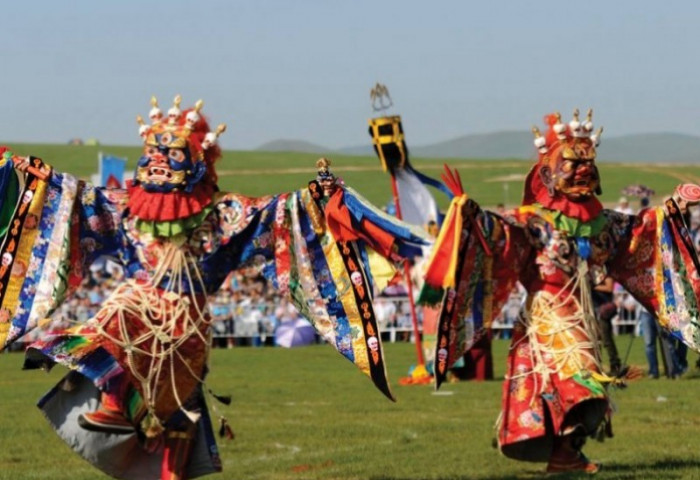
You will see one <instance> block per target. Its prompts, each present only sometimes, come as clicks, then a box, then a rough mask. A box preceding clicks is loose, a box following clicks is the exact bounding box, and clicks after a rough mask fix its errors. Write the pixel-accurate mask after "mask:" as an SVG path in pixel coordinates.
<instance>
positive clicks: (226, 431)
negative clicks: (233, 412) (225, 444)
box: [219, 417, 236, 440]
mask: <svg viewBox="0 0 700 480" xmlns="http://www.w3.org/2000/svg"><path fill="white" fill-rule="evenodd" d="M219 437H221V438H228V439H229V440H233V439H235V438H236V434H235V433H233V429H232V428H231V425H229V424H228V421H227V420H226V418H225V417H221V418H220V419H219Z"/></svg>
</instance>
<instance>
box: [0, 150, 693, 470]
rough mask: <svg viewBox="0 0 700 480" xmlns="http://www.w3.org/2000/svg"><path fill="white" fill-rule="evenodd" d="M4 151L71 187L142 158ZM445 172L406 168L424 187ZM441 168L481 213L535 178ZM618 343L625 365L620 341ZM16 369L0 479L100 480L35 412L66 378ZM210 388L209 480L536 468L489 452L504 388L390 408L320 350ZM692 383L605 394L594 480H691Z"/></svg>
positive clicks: (500, 353)
mask: <svg viewBox="0 0 700 480" xmlns="http://www.w3.org/2000/svg"><path fill="white" fill-rule="evenodd" d="M13 147H14V149H15V151H16V152H17V153H20V154H25V155H26V154H33V155H36V156H40V157H42V158H43V159H44V160H45V161H47V162H48V163H50V164H52V165H54V166H55V167H56V168H57V169H60V170H63V171H68V172H71V173H73V174H76V175H78V176H81V177H86V176H88V175H89V174H90V173H93V172H95V171H96V168H97V167H96V158H97V152H98V150H102V151H103V152H105V153H110V154H115V155H121V156H126V157H128V158H129V163H130V167H133V165H134V164H135V161H136V158H137V157H138V155H139V149H138V148H136V147H106V146H103V147H99V148H98V147H74V146H55V145H13ZM315 160H316V156H315V155H312V154H300V153H265V152H226V153H225V156H224V159H223V160H222V161H221V162H220V163H219V165H218V170H219V174H220V182H219V183H220V186H221V188H222V189H223V190H229V191H236V192H240V193H244V194H248V195H253V196H257V195H263V194H271V193H277V192H282V191H289V190H294V189H297V188H300V187H303V186H305V185H306V183H307V181H308V180H309V179H310V178H313V177H314V176H315V168H314V163H315ZM333 160H334V170H335V172H336V174H337V175H339V176H341V177H343V178H344V179H345V181H346V182H347V183H348V184H350V185H352V186H354V187H355V188H356V189H358V190H359V191H360V192H362V193H363V194H364V195H365V196H367V197H368V198H369V199H370V200H371V201H372V202H374V203H376V204H384V203H386V202H387V201H388V199H389V197H390V194H389V192H390V190H389V178H388V176H387V175H386V174H384V173H382V172H381V169H380V167H379V162H378V160H377V159H375V158H370V157H349V156H346V157H343V156H337V157H334V158H333ZM442 163H443V162H442V161H440V160H436V159H415V160H414V164H415V165H416V166H417V167H418V168H419V169H421V170H423V171H424V172H425V173H427V174H430V175H432V176H437V175H438V174H439V171H440V169H441V168H442ZM449 163H450V164H451V165H453V166H456V167H458V168H459V169H460V171H461V173H462V178H463V180H464V183H465V188H466V189H467V191H468V193H469V194H470V195H471V196H472V197H473V198H475V199H476V200H477V201H479V202H481V203H482V204H483V205H486V206H492V205H495V204H496V203H499V202H504V201H505V202H506V203H508V204H509V205H510V206H513V205H515V204H517V203H518V202H519V199H520V195H521V191H522V176H523V175H524V174H525V173H526V172H527V171H528V169H529V168H530V165H531V164H530V162H525V161H517V160H498V161H496V160H454V161H450V162H449ZM600 169H601V171H602V178H603V190H604V194H603V197H602V199H603V201H604V202H606V203H608V204H612V203H614V202H615V201H616V200H617V198H618V197H619V196H620V190H621V189H622V188H623V187H624V186H625V185H628V184H632V183H643V184H645V185H648V186H649V187H651V188H654V189H655V190H656V191H657V192H658V193H659V195H657V198H656V199H655V201H656V202H659V201H660V199H661V196H662V195H663V194H667V193H670V192H671V191H672V189H673V187H674V186H675V185H677V184H678V183H680V182H696V183H700V168H699V167H694V166H682V167H677V166H651V165H643V166H642V165H619V164H607V163H601V164H600ZM504 185H507V190H506V188H505V187H504ZM441 203H442V205H443V206H444V205H445V204H446V202H445V201H441ZM618 341H619V342H620V343H619V345H620V347H621V350H623V351H624V349H625V348H626V345H627V341H628V340H627V339H626V338H625V339H620V340H618ZM506 348H507V345H506V343H505V342H496V344H495V349H496V351H495V363H496V367H497V375H498V376H502V374H503V364H504V362H505V352H506ZM386 350H387V356H388V364H389V368H390V377H391V378H392V379H393V380H394V381H396V380H397V379H398V378H399V377H400V376H401V375H404V374H405V373H406V371H407V369H408V367H409V365H411V364H412V363H413V362H414V360H413V358H414V350H413V346H412V345H408V344H392V345H387V346H386ZM642 350H643V347H642V342H641V341H640V340H639V339H638V340H636V341H635V345H634V348H633V354H632V363H634V364H637V365H644V364H645V362H644V359H643V351H642ZM691 357H692V356H691ZM694 360H695V359H694V358H691V361H694ZM21 365H22V355H20V354H5V355H0V412H2V414H0V479H42V480H43V479H65V480H69V479H70V480H79V479H98V478H105V477H103V476H100V475H99V474H98V473H97V471H96V470H95V469H93V468H92V467H91V466H90V465H88V464H87V463H86V462H84V461H83V460H81V459H80V458H78V457H77V456H76V455H74V454H73V453H72V452H71V451H70V449H69V448H68V447H67V446H66V445H64V444H63V443H62V442H61V441H60V440H59V439H58V437H57V436H56V435H55V434H54V433H53V431H52V430H51V429H50V427H49V426H48V424H47V423H46V422H45V421H44V419H43V418H42V416H41V413H40V412H39V411H38V410H37V409H36V407H35V406H34V403H35V401H36V400H37V399H38V398H39V397H40V395H41V394H43V393H44V392H45V391H46V390H48V389H49V388H50V387H51V386H52V385H53V384H54V383H55V382H56V381H58V379H59V378H60V376H61V375H62V374H63V373H64V371H61V369H60V368H57V369H56V371H54V372H52V373H51V374H49V375H46V374H44V373H42V372H37V371H31V372H24V371H21ZM209 382H210V386H211V387H212V388H213V389H214V390H216V391H219V392H231V393H233V395H234V402H233V404H232V405H231V406H230V407H225V408H224V413H225V414H226V416H227V417H228V418H229V421H230V422H231V423H232V425H233V427H234V429H235V430H236V433H237V439H236V440H235V441H233V442H228V441H222V442H220V449H221V454H222V458H223V461H224V468H225V471H224V473H223V474H221V475H218V476H212V477H210V478H212V479H231V478H239V479H295V480H296V479H374V480H381V479H394V480H398V479H425V478H431V479H459V480H466V479H482V480H486V479H494V480H495V479H502V478H526V479H532V478H539V477H540V476H541V472H542V471H543V468H544V466H543V465H541V464H523V463H517V462H513V461H510V460H508V459H506V458H503V457H502V456H500V455H499V453H498V452H497V451H496V450H494V449H493V448H492V447H491V440H492V438H493V429H492V427H493V424H494V421H495V419H496V416H497V414H498V411H499V404H500V389H501V384H500V382H485V383H459V384H450V385H446V386H445V387H444V388H443V390H442V394H441V395H434V394H433V393H432V390H431V388H430V387H427V386H414V387H398V386H396V385H395V386H394V390H395V393H396V394H397V396H398V399H399V401H398V403H391V402H389V401H387V400H386V399H384V398H383V396H382V395H381V394H380V393H379V392H377V391H375V389H374V387H373V386H372V385H371V383H370V381H369V380H368V379H365V378H363V377H362V375H361V374H360V373H359V372H358V371H356V369H355V368H354V367H353V366H352V365H350V364H349V363H348V362H347V361H345V360H343V359H342V358H341V357H340V356H339V355H337V354H336V353H335V352H333V351H332V349H331V348H330V347H328V346H321V345H319V346H314V347H307V348H300V349H294V350H284V349H272V348H265V349H250V348H249V349H244V348H241V349H235V350H215V351H213V355H212V374H211V375H210V378H209ZM698 382H699V381H698V380H697V379H694V378H684V379H681V380H678V381H670V380H665V379H661V380H656V381H654V380H647V379H643V380H640V381H637V382H635V383H633V384H632V385H631V386H630V388H629V389H627V390H625V391H616V392H614V393H613V399H614V401H615V404H616V406H617V408H618V410H619V412H618V414H617V415H616V417H615V420H614V428H615V432H616V437H617V438H614V439H612V440H611V441H608V442H606V443H604V444H598V443H596V442H591V443H590V444H589V445H588V446H587V449H586V451H587V452H588V453H589V455H590V456H591V457H592V458H594V459H596V460H600V461H602V462H603V463H604V465H605V467H604V469H603V471H602V472H601V473H600V474H599V475H598V478H602V479H632V478H645V479H647V478H649V479H657V478H659V479H679V478H700V452H699V451H698V438H697V436H698V433H697V432H698V429H699V427H700V413H699V412H700V408H699V407H700V404H699V402H698V400H697V397H698V393H700V383H698Z"/></svg>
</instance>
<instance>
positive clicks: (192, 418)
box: [180, 408, 202, 423]
mask: <svg viewBox="0 0 700 480" xmlns="http://www.w3.org/2000/svg"><path fill="white" fill-rule="evenodd" d="M180 410H182V413H184V414H185V415H186V416H187V418H189V420H190V422H192V423H197V422H198V421H199V419H200V418H202V414H201V413H198V412H191V411H189V410H185V409H184V408H181V409H180Z"/></svg>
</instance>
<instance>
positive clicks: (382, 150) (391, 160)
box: [369, 83, 432, 384]
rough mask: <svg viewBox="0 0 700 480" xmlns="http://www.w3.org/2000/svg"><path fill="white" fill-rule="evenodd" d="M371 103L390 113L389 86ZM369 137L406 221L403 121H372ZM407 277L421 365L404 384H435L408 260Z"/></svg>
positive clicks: (398, 214) (405, 264)
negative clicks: (401, 179)
mask: <svg viewBox="0 0 700 480" xmlns="http://www.w3.org/2000/svg"><path fill="white" fill-rule="evenodd" d="M370 99H371V101H372V108H373V109H374V111H382V110H386V109H388V108H389V107H391V106H392V105H393V102H392V100H391V97H390V96H389V90H388V89H387V88H386V86H384V85H381V84H379V83H377V85H376V86H375V87H374V88H373V89H372V90H371V92H370ZM369 134H370V136H371V137H372V143H373V145H374V150H375V152H376V153H377V156H379V159H380V160H381V162H382V167H383V168H384V171H387V170H388V171H389V173H390V175H391V191H392V195H393V199H394V206H395V208H396V218H398V219H399V220H403V215H402V213H401V202H400V201H399V187H398V182H397V180H396V175H395V170H396V169H401V168H404V166H406V165H407V162H408V149H407V148H406V143H405V142H404V134H403V127H402V126H401V117H400V116H398V115H394V116H385V117H378V118H372V119H370V120H369ZM403 273H404V278H405V280H406V289H407V293H408V302H409V305H410V308H411V323H412V325H413V336H414V338H415V345H416V356H417V365H416V366H415V367H414V369H413V371H412V372H411V376H410V377H408V378H405V379H402V380H401V383H402V384H413V383H416V384H419V383H429V382H430V381H431V380H432V376H431V375H430V374H429V373H428V370H427V369H426V368H425V356H424V354H423V342H422V340H421V332H420V330H419V328H418V315H417V313H416V304H415V300H414V296H413V282H412V281H411V267H410V265H409V261H408V260H404V261H403Z"/></svg>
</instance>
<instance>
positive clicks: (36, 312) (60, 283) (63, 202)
mask: <svg viewBox="0 0 700 480" xmlns="http://www.w3.org/2000/svg"><path fill="white" fill-rule="evenodd" d="M77 190H78V181H77V179H76V178H75V177H73V176H72V175H68V174H64V175H62V178H61V189H60V192H61V194H60V202H59V205H58V210H57V212H56V216H55V222H54V227H53V231H52V233H51V240H50V243H49V248H48V250H47V252H46V258H45V259H44V264H43V265H42V267H41V268H42V274H41V279H40V280H39V283H38V285H37V289H36V295H35V297H34V304H33V305H32V310H31V312H30V314H29V320H28V323H27V325H28V328H33V327H34V326H36V325H37V324H38V322H40V321H41V320H42V319H44V318H46V317H47V316H48V315H50V314H51V312H52V311H53V310H54V309H55V308H56V307H57V306H58V304H59V303H60V302H61V301H62V300H63V295H64V293H65V290H66V287H67V286H66V282H67V278H66V273H67V268H68V266H69V255H70V245H69V236H70V228H71V216H72V212H73V208H74V205H75V199H76V195H77Z"/></svg>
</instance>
